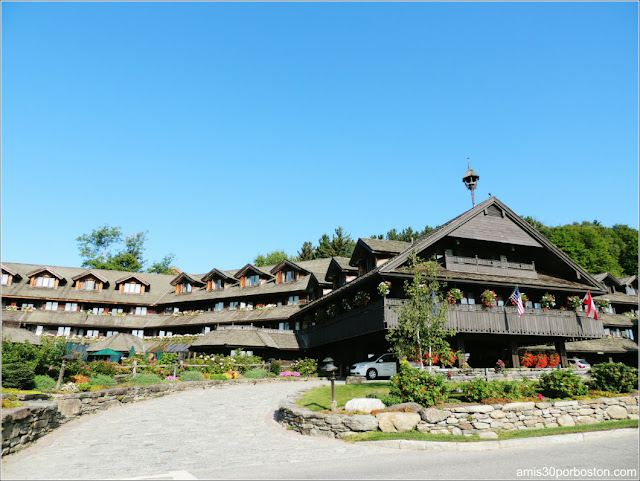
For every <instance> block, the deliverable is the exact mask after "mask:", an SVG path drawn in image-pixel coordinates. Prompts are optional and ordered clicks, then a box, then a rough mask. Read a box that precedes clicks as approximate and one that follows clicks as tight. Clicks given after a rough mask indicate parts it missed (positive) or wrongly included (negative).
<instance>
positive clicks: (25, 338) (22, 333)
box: [2, 326, 42, 346]
mask: <svg viewBox="0 0 640 481" xmlns="http://www.w3.org/2000/svg"><path fill="white" fill-rule="evenodd" d="M2 340H3V341H9V342H19V343H23V342H26V343H28V344H32V345H34V346H37V345H40V344H42V341H41V340H40V338H39V337H38V336H36V335H35V334H34V333H33V332H31V331H27V330H26V329H20V328H18V327H8V326H7V327H5V326H2Z"/></svg>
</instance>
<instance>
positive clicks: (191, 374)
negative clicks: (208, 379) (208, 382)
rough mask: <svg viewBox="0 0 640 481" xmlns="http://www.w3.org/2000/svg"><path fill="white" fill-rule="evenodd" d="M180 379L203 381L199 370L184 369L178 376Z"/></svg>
mask: <svg viewBox="0 0 640 481" xmlns="http://www.w3.org/2000/svg"><path fill="white" fill-rule="evenodd" d="M180 380H181V381H204V377H203V376H202V373H201V372H198V371H185V372H183V373H182V376H180Z"/></svg>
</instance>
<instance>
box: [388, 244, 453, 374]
mask: <svg viewBox="0 0 640 481" xmlns="http://www.w3.org/2000/svg"><path fill="white" fill-rule="evenodd" d="M409 266H410V267H411V269H413V271H414V275H413V280H412V281H411V282H409V281H405V283H404V292H405V295H406V301H405V302H404V303H403V304H402V305H401V306H400V307H399V308H398V325H397V326H396V327H394V328H392V329H390V330H389V333H388V334H387V336H386V339H387V341H389V342H390V343H391V345H392V348H393V350H394V351H395V352H396V354H397V355H398V358H406V357H407V356H410V355H411V354H414V353H415V352H418V356H419V359H420V369H424V364H423V354H422V352H423V349H424V350H427V351H428V353H429V372H431V367H432V365H433V356H434V355H435V354H438V355H439V356H442V355H444V354H447V353H449V352H450V350H451V347H450V346H449V342H448V341H447V337H450V336H454V335H455V334H456V331H454V330H451V329H447V328H445V323H446V322H447V311H448V307H449V305H448V303H447V302H445V300H444V296H443V294H442V292H441V288H443V287H444V284H441V283H440V281H439V280H438V277H437V264H436V262H435V260H431V261H428V262H424V261H422V260H421V259H420V258H419V257H417V256H416V255H415V253H414V254H413V255H412V256H411V257H410V259H409Z"/></svg>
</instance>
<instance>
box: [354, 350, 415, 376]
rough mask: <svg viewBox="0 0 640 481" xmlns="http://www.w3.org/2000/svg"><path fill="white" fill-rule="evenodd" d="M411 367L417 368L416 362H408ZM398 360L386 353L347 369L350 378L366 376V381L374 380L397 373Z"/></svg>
mask: <svg viewBox="0 0 640 481" xmlns="http://www.w3.org/2000/svg"><path fill="white" fill-rule="evenodd" d="M410 364H411V365H412V366H413V367H419V366H420V364H419V363H417V362H410ZM397 365H398V358H397V357H396V356H395V355H394V354H392V353H390V352H387V353H385V354H382V355H378V356H373V357H371V359H370V360H369V361H363V362H356V363H355V364H353V365H352V366H351V368H350V369H349V374H350V375H352V376H366V378H367V379H370V380H374V379H378V378H379V377H391V376H395V375H396V373H397V369H396V366H397Z"/></svg>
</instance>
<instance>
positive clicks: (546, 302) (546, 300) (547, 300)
mask: <svg viewBox="0 0 640 481" xmlns="http://www.w3.org/2000/svg"><path fill="white" fill-rule="evenodd" d="M540 305H541V306H542V308H543V309H549V308H550V307H555V305H556V298H555V297H553V296H552V295H551V294H549V293H548V292H545V293H544V295H543V296H542V297H541V298H540Z"/></svg>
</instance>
